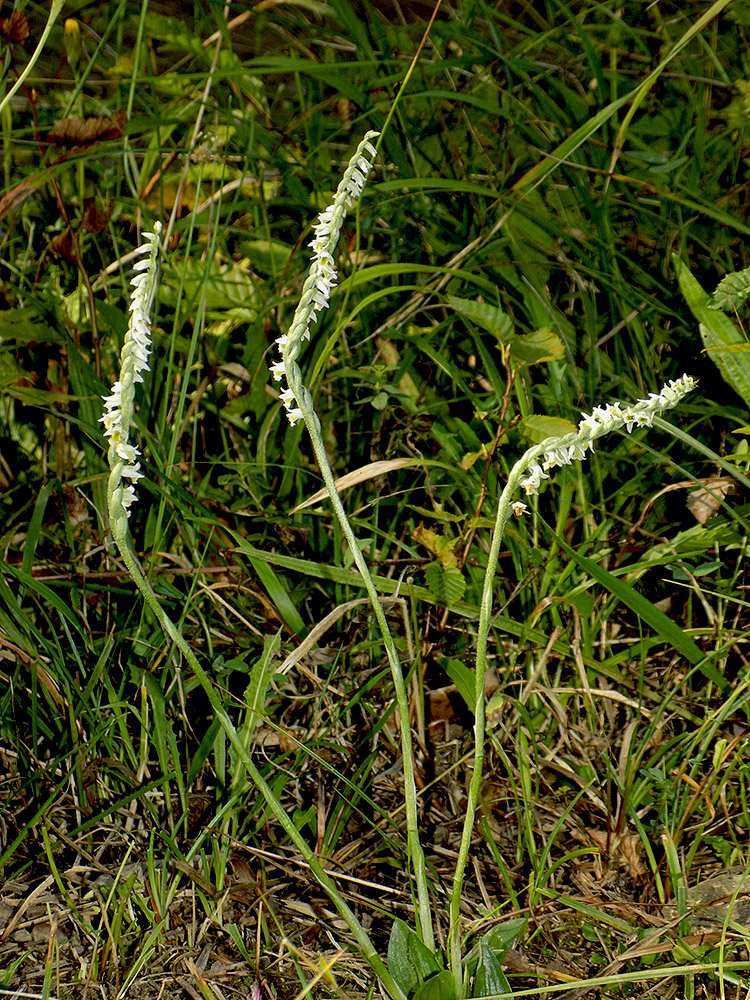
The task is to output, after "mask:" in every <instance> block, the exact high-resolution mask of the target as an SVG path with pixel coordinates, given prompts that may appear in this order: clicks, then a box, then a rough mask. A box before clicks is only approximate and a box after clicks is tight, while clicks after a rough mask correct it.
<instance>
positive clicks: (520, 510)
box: [510, 500, 529, 517]
mask: <svg viewBox="0 0 750 1000" xmlns="http://www.w3.org/2000/svg"><path fill="white" fill-rule="evenodd" d="M510 507H511V510H512V511H513V513H514V514H515V515H516V517H521V515H522V514H528V512H529V508H528V507H527V506H526V504H525V503H521V501H520V500H514V501H513V503H512V504H511V505H510Z"/></svg>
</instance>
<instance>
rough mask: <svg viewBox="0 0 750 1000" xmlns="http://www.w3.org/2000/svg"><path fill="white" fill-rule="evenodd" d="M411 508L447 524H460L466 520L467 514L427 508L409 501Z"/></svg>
mask: <svg viewBox="0 0 750 1000" xmlns="http://www.w3.org/2000/svg"><path fill="white" fill-rule="evenodd" d="M406 506H407V507H408V508H409V510H413V511H416V513H417V514H422V515H423V516H424V517H431V518H432V520H433V521H438V522H439V523H445V524H458V523H460V522H461V521H465V520H466V514H449V513H448V511H446V510H427V508H426V507H418V506H417V505H416V504H413V503H408V504H407V505H406Z"/></svg>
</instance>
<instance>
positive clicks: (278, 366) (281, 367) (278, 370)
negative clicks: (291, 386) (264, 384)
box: [268, 358, 286, 382]
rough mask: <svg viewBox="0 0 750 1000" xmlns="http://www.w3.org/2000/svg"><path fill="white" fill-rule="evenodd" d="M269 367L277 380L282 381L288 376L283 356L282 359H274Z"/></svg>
mask: <svg viewBox="0 0 750 1000" xmlns="http://www.w3.org/2000/svg"><path fill="white" fill-rule="evenodd" d="M268 368H269V371H270V372H271V374H272V375H273V377H274V378H275V379H276V381H277V382H279V381H281V379H282V378H284V377H285V376H286V365H285V363H284V360H283V358H282V360H281V361H274V363H273V364H272V365H269V366H268Z"/></svg>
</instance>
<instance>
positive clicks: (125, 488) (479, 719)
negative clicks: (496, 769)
mask: <svg viewBox="0 0 750 1000" xmlns="http://www.w3.org/2000/svg"><path fill="white" fill-rule="evenodd" d="M378 137H379V135H378V133H377V132H368V133H367V135H366V136H365V137H364V139H363V140H362V142H361V143H360V144H359V146H358V148H357V150H356V152H355V154H354V156H353V157H352V159H351V160H350V162H349V165H348V167H347V168H346V171H345V172H344V175H343V178H342V181H341V183H340V185H339V187H338V189H337V191H336V194H335V196H334V200H333V202H332V203H331V205H330V206H329V207H328V208H326V209H325V211H324V212H322V213H321V214H320V216H319V217H318V221H317V223H316V224H315V226H314V227H313V232H314V238H313V240H312V243H311V248H312V252H313V257H312V262H311V265H310V269H309V273H308V276H307V279H306V280H305V283H304V285H303V288H302V294H301V298H300V302H299V305H298V306H297V309H296V311H295V314H294V317H293V319H292V322H291V325H290V327H289V329H288V331H287V332H286V333H285V334H284V335H283V336H281V337H280V338H279V339H278V341H277V347H278V350H279V353H280V357H279V359H278V360H276V361H274V362H273V363H272V364H271V366H270V367H271V372H272V374H273V377H274V379H276V380H278V381H280V382H282V383H284V382H285V384H284V385H283V387H282V388H281V391H280V399H281V402H282V403H283V406H284V408H285V410H286V415H287V417H288V419H289V421H290V423H292V424H294V423H296V422H297V421H299V420H303V421H304V422H305V424H306V426H307V429H308V431H309V434H310V439H311V442H312V447H313V450H314V453H315V457H316V459H317V462H318V465H319V467H320V470H321V473H322V475H323V479H324V482H325V484H326V487H327V490H328V494H329V496H330V500H331V504H332V506H333V509H334V512H335V514H336V516H337V518H338V520H339V522H340V524H341V528H342V531H343V534H344V537H345V538H346V540H347V542H348V544H349V547H350V550H351V553H352V556H353V558H354V561H355V563H356V565H357V568H358V570H359V572H360V573H361V575H362V578H363V581H364V585H365V587H366V589H367V593H368V596H369V598H370V601H371V604H372V609H373V612H374V615H375V617H376V619H377V622H378V626H379V628H380V630H381V634H382V637H383V643H384V647H385V650H386V655H387V657H388V661H389V664H390V667H391V674H392V677H393V683H394V690H395V694H396V702H397V705H398V709H399V723H400V727H401V742H402V759H403V768H404V796H405V807H406V808H405V814H406V824H407V837H408V839H407V851H408V857H409V860H410V863H411V865H412V869H413V872H414V881H415V889H416V899H417V906H416V928H415V931H414V932H408V933H407V932H405V931H404V926H405V925H403V923H402V922H400V921H397V922H396V924H395V925H394V936H392V939H391V948H390V949H389V962H388V964H386V962H385V961H384V960H383V959H382V957H381V956H380V955H379V954H378V952H377V950H376V949H375V947H374V946H373V944H372V942H371V940H370V938H369V936H368V935H367V933H366V931H365V930H364V928H363V926H362V925H361V923H360V922H359V921H358V919H357V918H356V916H355V914H354V913H353V912H352V910H351V909H350V908H349V907H348V906H347V904H346V903H345V901H344V900H343V898H342V897H341V895H340V893H339V892H338V890H337V889H336V887H335V885H334V883H333V881H332V880H331V878H330V877H329V876H328V874H327V873H326V872H325V870H324V869H323V867H322V866H321V864H320V862H319V860H318V859H317V857H316V856H315V854H314V852H313V851H312V850H311V849H310V848H309V846H308V845H307V843H306V842H305V840H304V838H303V837H302V836H301V834H300V833H299V831H298V830H297V829H296V827H295V826H294V825H293V823H292V822H291V819H290V818H289V817H288V816H287V814H286V813H285V812H284V809H283V807H282V806H281V804H280V802H279V801H278V799H277V798H276V797H275V796H274V794H273V792H272V791H271V789H270V787H269V785H268V784H267V782H266V781H265V779H264V778H263V776H262V775H261V774H260V772H259V771H258V769H257V767H256V766H255V764H254V763H253V760H252V757H251V756H250V753H249V752H248V750H247V748H246V746H245V744H244V742H243V740H242V739H240V737H239V736H238V734H237V732H236V730H235V728H234V726H233V724H232V722H231V720H230V718H229V716H228V715H227V713H226V710H225V709H224V706H223V704H222V702H221V700H220V698H219V695H218V693H217V691H216V689H215V687H214V685H213V683H212V681H211V679H210V678H209V676H208V674H207V673H206V671H205V670H204V668H203V667H202V666H201V665H200V663H199V662H198V660H197V658H196V657H195V655H194V653H193V652H192V650H191V649H190V647H189V645H188V644H187V642H186V641H185V639H184V638H183V637H182V635H181V633H180V632H179V630H178V629H177V628H176V627H175V625H174V624H173V623H172V621H171V620H170V619H169V617H168V616H167V615H166V613H165V612H164V610H163V609H162V607H161V605H160V603H159V601H158V599H157V597H156V595H155V593H154V591H153V590H152V588H151V586H150V584H149V583H148V580H147V579H146V577H145V575H144V573H143V571H142V569H141V567H140V565H139V563H138V560H137V559H136V557H135V555H134V553H133V552H132V550H131V546H130V536H129V527H128V519H129V517H130V513H131V507H132V505H133V503H134V502H135V500H136V492H135V484H136V483H137V482H138V480H139V479H140V478H141V477H142V475H143V474H142V472H141V469H140V462H139V461H138V458H139V453H138V450H137V448H136V447H135V446H134V445H132V444H131V442H130V424H131V420H132V416H133V412H134V407H135V391H136V386H137V384H138V383H139V382H142V381H143V373H144V372H145V371H147V370H148V367H149V366H148V361H149V354H150V351H151V324H150V310H151V306H152V301H153V298H154V294H155V291H156V288H157V264H158V255H159V252H160V249H161V227H160V225H159V223H155V225H154V227H153V230H152V231H151V232H148V233H145V234H144V236H145V243H144V244H143V246H142V247H141V248H140V249H139V251H138V254H139V256H140V257H141V260H140V261H139V263H137V264H136V265H135V270H136V276H135V278H133V280H132V284H133V292H132V297H131V305H130V323H129V326H128V331H127V335H126V337H125V343H124V346H123V349H122V355H121V369H120V376H119V379H118V380H117V381H116V382H115V383H114V385H113V387H112V391H111V392H110V394H109V395H107V396H106V397H104V414H103V416H102V418H101V420H102V423H103V424H104V433H105V436H106V437H107V439H108V441H109V449H108V459H109V466H110V475H109V481H108V490H107V494H108V508H109V518H110V526H111V530H112V536H113V538H114V541H115V542H116V544H117V547H118V549H119V551H120V554H121V556H122V559H123V561H124V563H125V565H126V566H127V568H128V570H129V572H130V574H131V575H132V577H133V579H134V581H135V583H136V585H137V587H138V589H139V590H140V592H141V594H142V595H143V598H144V600H145V601H146V603H147V604H148V606H149V607H150V608H151V610H152V611H153V613H154V615H155V616H156V617H157V619H158V621H159V622H160V624H161V627H162V628H163V630H164V632H165V634H166V635H167V636H168V637H169V638H170V639H171V640H172V641H173V642H174V643H175V645H176V646H177V647H178V649H179V650H180V651H181V653H182V654H183V656H184V657H185V659H186V660H187V662H188V663H189V665H190V667H191V668H192V670H193V672H194V673H195V676H196V678H197V680H198V681H199V682H200V684H201V685H202V687H203V688H204V690H205V692H206V695H207V697H208V699H209V701H210V703H211V706H212V708H213V710H214V712H215V714H216V717H217V719H218V720H219V721H220V723H221V725H222V727H223V729H224V731H225V733H226V735H227V738H228V740H229V741H230V743H231V745H232V747H233V749H234V751H235V753H236V754H237V758H238V760H239V761H241V763H242V765H243V766H244V768H245V770H246V771H247V774H248V776H249V778H250V780H251V781H252V782H253V783H254V784H255V786H256V787H257V788H258V790H259V791H260V793H261V795H262V796H263V798H264V799H265V801H266V802H267V804H268V806H269V808H270V809H271V811H272V812H273V814H274V816H275V817H276V819H277V820H278V822H279V823H280V825H281V826H282V828H283V829H284V831H285V832H286V834H287V835H288V837H289V838H290V840H291V841H292V842H293V843H294V844H295V846H296V847H297V849H298V850H299V852H300V854H301V855H302V857H303V858H304V860H305V861H306V862H307V864H308V865H309V866H310V869H311V871H312V872H313V874H314V876H315V877H316V878H317V880H318V882H319V883H320V884H321V886H322V887H323V888H324V890H325V891H326V892H327V894H328V895H329V897H330V899H331V900H332V902H333V903H334V905H335V906H336V908H337V909H338V911H339V913H340V914H341V916H342V917H343V919H344V920H345V921H346V923H347V926H348V927H349V929H350V931H351V933H352V935H353V937H354V939H355V941H356V943H357V946H358V948H359V949H360V952H361V954H362V956H363V958H364V959H365V960H366V961H367V962H368V963H369V964H370V967H371V968H372V970H373V972H374V974H375V975H376V976H377V977H378V978H379V980H380V982H381V984H382V986H383V988H384V989H385V990H386V991H387V992H388V993H389V994H390V996H391V997H392V998H393V1000H406V998H407V996H408V995H411V994H413V993H414V991H415V983H416V985H418V983H419V982H420V981H421V978H422V977H421V975H420V976H417V979H416V980H415V979H414V976H415V975H416V973H414V971H413V968H411V966H413V965H414V963H415V962H416V963H417V964H420V966H421V972H423V973H424V975H425V977H429V975H430V974H431V973H432V972H434V971H437V970H438V969H439V968H440V966H439V963H438V961H437V957H436V954H435V931H434V927H433V917H434V908H433V905H432V898H431V892H430V886H429V883H428V880H427V873H426V865H425V859H424V852H423V849H422V845H421V843H420V838H419V827H418V822H417V786H416V781H415V775H414V754H413V752H412V736H411V729H410V724H409V704H408V698H407V692H406V684H405V680H404V673H403V670H402V667H401V663H400V661H399V656H398V652H397V649H396V644H395V642H394V640H393V637H392V636H391V633H390V630H389V627H388V623H387V620H386V617H385V614H384V612H383V607H382V603H381V599H380V595H379V594H378V591H377V588H376V586H375V583H374V581H373V578H372V575H371V573H370V571H369V568H368V566H367V562H366V560H365V558H364V556H363V555H362V550H361V546H360V545H359V544H358V542H357V538H356V536H355V534H354V531H353V529H352V527H351V524H350V522H349V519H348V518H347V515H346V512H345V510H344V507H343V504H342V502H341V499H340V497H339V494H338V492H337V489H336V484H335V481H334V476H333V471H332V469H331V467H330V464H329V462H328V459H327V457H326V450H325V447H324V443H323V437H322V434H321V427H320V421H319V419H318V417H317V414H316V412H315V409H314V405H313V401H312V396H311V394H310V392H309V390H308V389H307V387H306V386H305V384H304V380H303V376H302V372H301V370H300V367H299V364H298V359H299V357H300V354H301V352H302V349H303V343H304V341H305V340H307V339H309V337H310V333H311V328H312V325H313V324H314V322H315V321H316V320H317V318H318V315H319V313H320V312H321V311H322V310H323V309H325V308H327V307H328V304H329V300H330V296H331V291H332V289H333V288H334V287H335V285H336V280H337V272H336V262H335V257H334V254H335V250H336V245H337V243H338V239H339V236H340V232H341V227H342V225H343V222H344V218H345V216H346V213H347V211H348V210H349V209H351V208H352V207H353V206H355V205H356V203H357V202H358V200H359V197H360V195H361V193H362V190H363V187H364V184H365V181H366V179H367V176H368V173H369V172H370V170H371V168H372V160H373V159H374V157H375V156H376V153H377V147H376V145H375V143H376V140H377V139H378ZM695 386H696V381H695V379H693V378H691V377H690V376H688V375H683V376H682V377H681V378H679V379H675V380H673V381H670V382H669V383H668V384H667V385H666V386H664V388H663V389H662V390H661V392H659V393H652V394H651V395H650V396H649V398H648V399H642V400H639V401H638V402H636V403H633V404H629V403H620V402H616V403H610V404H608V405H605V406H597V407H595V408H594V410H593V411H592V413H590V414H586V413H584V414H582V416H581V420H580V423H579V425H578V430H577V431H575V432H574V433H571V434H568V435H566V436H564V437H557V438H549V439H547V440H545V441H543V442H542V443H541V444H538V445H536V446H535V447H533V448H530V449H529V450H528V451H527V452H526V453H525V454H524V455H523V456H522V457H521V458H520V459H519V461H518V462H516V464H515V465H514V466H513V468H512V469H511V472H510V474H509V476H508V481H507V483H506V485H505V488H504V489H503V491H502V494H501V496H500V499H499V501H498V507H497V513H496V519H495V524H494V530H493V533H492V538H491V542H490V548H489V552H488V557H487V567H486V571H485V576H484V584H483V590H482V598H481V605H480V618H479V625H478V633H477V651H476V669H475V705H474V716H475V728H474V761H473V771H472V777H471V782H470V786H469V791H468V796H467V805H466V817H465V821H464V826H463V832H462V839H461V846H460V850H459V855H458V859H457V863H456V869H455V873H454V879H453V887H452V892H451V901H450V923H449V932H448V949H447V962H448V969H447V970H445V972H444V975H445V976H446V977H447V979H442V980H441V983H440V989H439V990H438V992H437V993H434V996H435V997H439V998H440V1000H460V998H461V997H463V996H465V995H466V992H467V990H468V988H469V983H468V973H467V964H466V960H465V958H464V956H463V955H462V948H461V944H462V941H461V922H460V903H461V893H462V888H463V879H464V874H465V870H466V865H467V862H468V858H469V851H470V847H471V838H472V832H473V829H474V820H475V815H476V809H477V804H478V801H479V794H480V787H481V781H482V771H483V765H484V742H485V694H484V674H485V670H486V666H487V649H488V642H489V630H490V623H491V618H492V608H493V595H494V579H495V574H496V571H497V563H498V556H499V551H500V544H501V541H502V537H503V531H504V528H505V525H506V523H507V521H508V519H509V518H510V517H511V516H512V515H514V514H515V515H518V516H521V515H524V514H526V513H528V512H529V508H528V506H527V504H526V503H525V502H524V501H523V500H520V499H517V498H516V494H517V493H518V491H519V490H521V491H523V494H524V495H525V496H526V497H527V498H529V497H533V496H534V495H536V494H537V493H538V492H539V489H540V486H541V485H542V483H543V481H544V480H547V479H550V478H551V475H552V473H553V472H554V470H555V469H556V468H559V467H562V466H565V465H570V464H571V463H572V462H575V461H582V460H583V459H585V458H586V456H587V454H588V452H589V451H591V450H592V448H593V446H594V442H595V441H597V440H598V439H599V438H601V437H602V436H603V435H604V434H608V433H610V432H612V431H618V430H622V429H625V430H626V431H631V430H632V429H633V428H634V427H650V426H651V424H652V423H653V421H654V419H655V417H656V416H658V415H659V414H661V413H662V412H664V411H665V410H668V409H670V408H672V407H674V406H676V405H677V404H678V403H679V402H680V401H681V400H682V398H683V397H684V396H685V394H686V393H688V392H690V391H691V390H692V389H694V388H695ZM409 934H411V935H412V937H411V938H410V937H409ZM394 939H395V940H396V946H394ZM399 949H401V950H399ZM404 959H406V960H404ZM473 968H476V964H475V966H474V967H473ZM500 976H502V974H501V973H500ZM479 978H481V977H477V979H479ZM503 981H504V980H503V979H502V978H500V979H498V978H497V977H495V978H494V979H493V980H492V982H494V983H495V986H497V983H498V982H500V983H501V984H502V982H503ZM428 982H431V980H430V979H429V978H428ZM482 982H485V985H486V984H487V983H488V982H489V979H488V978H487V976H486V975H485V977H484V979H482ZM474 987H475V991H476V989H477V982H476V981H475V984H474ZM490 992H492V991H490ZM494 992H497V989H495V990H494ZM432 995H433V994H431V996H432ZM474 995H477V994H476V992H475V994H474Z"/></svg>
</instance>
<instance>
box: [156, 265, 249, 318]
mask: <svg viewBox="0 0 750 1000" xmlns="http://www.w3.org/2000/svg"><path fill="white" fill-rule="evenodd" d="M204 285H205V288H206V293H205V295H206V300H205V306H206V309H207V310H209V312H219V313H221V312H225V311H226V310H228V309H232V308H234V309H242V310H243V311H244V314H245V315H246V316H247V318H248V319H251V318H253V317H254V316H255V315H257V311H258V310H259V309H260V308H261V301H262V296H261V290H262V287H263V286H262V282H260V281H259V280H258V279H257V278H255V277H253V275H252V274H250V273H249V272H248V271H247V270H246V269H245V268H243V267H241V266H240V265H239V264H236V263H234V262H231V263H221V262H220V261H219V260H218V259H217V258H216V257H214V258H213V259H212V260H211V262H210V263H209V264H208V266H207V265H206V262H205V261H203V260H197V259H196V258H194V257H190V258H188V259H187V260H181V261H180V263H179V266H178V265H174V264H169V263H167V264H165V265H164V268H163V271H162V278H161V283H160V285H159V296H160V298H161V299H162V301H163V302H164V304H165V305H168V306H173V307H174V306H176V304H177V302H178V300H179V298H180V292H182V294H183V295H184V296H185V298H187V300H188V301H189V302H197V301H199V298H200V293H201V289H202V287H203V286H204Z"/></svg>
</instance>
